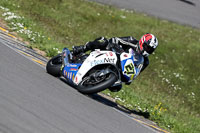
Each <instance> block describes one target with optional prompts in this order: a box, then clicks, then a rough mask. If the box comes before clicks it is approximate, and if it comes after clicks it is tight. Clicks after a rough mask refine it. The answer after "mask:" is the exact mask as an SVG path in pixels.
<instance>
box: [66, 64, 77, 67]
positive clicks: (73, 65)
mask: <svg viewBox="0 0 200 133" xmlns="http://www.w3.org/2000/svg"><path fill="white" fill-rule="evenodd" d="M67 67H77V65H75V64H68V65H67Z"/></svg>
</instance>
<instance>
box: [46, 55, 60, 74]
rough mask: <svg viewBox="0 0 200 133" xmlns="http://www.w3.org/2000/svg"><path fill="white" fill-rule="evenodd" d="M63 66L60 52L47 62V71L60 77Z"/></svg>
mask: <svg viewBox="0 0 200 133" xmlns="http://www.w3.org/2000/svg"><path fill="white" fill-rule="evenodd" d="M61 66H62V54H58V55H56V56H54V57H53V58H51V59H50V60H49V61H48V62H47V65H46V70H47V73H49V74H51V75H53V76H55V77H59V76H60V71H61V70H60V69H61Z"/></svg>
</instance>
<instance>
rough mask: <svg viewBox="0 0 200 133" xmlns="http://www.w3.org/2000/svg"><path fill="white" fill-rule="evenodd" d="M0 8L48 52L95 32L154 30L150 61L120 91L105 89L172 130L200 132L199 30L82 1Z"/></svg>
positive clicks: (48, 0) (24, 2) (18, 2)
mask: <svg viewBox="0 0 200 133" xmlns="http://www.w3.org/2000/svg"><path fill="white" fill-rule="evenodd" d="M0 13H1V17H2V18H3V19H4V20H5V21H6V22H7V23H8V26H9V30H11V31H13V32H16V33H18V35H19V36H21V37H23V38H24V40H25V41H29V42H30V47H36V48H39V49H41V50H43V51H45V52H46V53H47V56H53V55H55V54H57V53H59V52H60V51H61V50H62V48H63V47H71V46H72V45H79V44H84V43H85V42H87V41H90V40H93V39H95V38H97V37H99V36H105V37H107V38H109V37H113V36H129V35H132V36H134V37H136V38H140V37H141V36H142V35H143V34H144V33H146V32H150V33H153V34H155V35H156V36H157V37H158V40H159V47H158V49H157V50H156V53H155V54H154V55H153V56H151V57H150V66H149V67H148V68H147V69H146V70H145V71H144V72H143V73H142V74H141V75H140V76H139V77H138V79H136V80H135V81H134V82H133V83H132V85H130V86H124V87H123V89H122V91H120V92H118V93H111V92H109V91H104V93H106V94H108V95H110V96H112V97H113V98H115V99H116V101H117V102H118V103H120V104H122V105H124V106H126V107H128V108H129V109H133V110H136V111H138V112H141V114H147V115H145V117H147V118H148V119H150V120H153V121H155V122H156V123H157V124H158V125H159V126H160V127H162V128H165V129H167V130H170V131H171V132H181V133H184V132H185V133H188V132H190V133H193V132H194V133H195V132H196V133H197V132H200V116H199V115H200V112H199V110H200V104H199V100H200V88H199V82H200V72H199V71H198V70H199V68H200V45H199V44H200V37H199V35H200V30H199V29H193V28H191V27H185V26H181V25H178V24H175V23H171V22H168V21H165V20H160V19H157V18H154V17H149V16H147V15H145V14H141V13H135V12H132V11H127V10H120V9H117V8H114V7H111V6H104V5H101V4H96V3H93V2H87V1H84V0H43V1H40V0H34V1H32V0H1V1H0Z"/></svg>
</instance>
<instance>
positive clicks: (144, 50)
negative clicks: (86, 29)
mask: <svg viewBox="0 0 200 133" xmlns="http://www.w3.org/2000/svg"><path fill="white" fill-rule="evenodd" d="M157 46H158V40H157V38H156V37H155V36H154V35H153V34H150V33H147V34H145V35H143V36H142V37H141V39H140V40H137V39H135V38H134V37H132V36H128V37H113V38H110V39H106V38H105V37H99V38H97V39H95V40H94V41H89V42H87V43H86V44H85V45H80V46H73V50H72V53H73V55H74V56H75V55H77V54H79V53H83V52H86V51H88V50H95V49H101V50H111V49H115V50H116V51H117V52H119V53H122V52H124V51H125V52H130V48H132V49H133V52H134V54H135V55H134V58H135V59H134V61H135V65H136V66H135V67H137V68H139V70H140V72H142V71H143V70H144V69H145V68H146V67H147V66H148V65H149V59H148V56H149V55H150V54H152V53H153V52H154V50H155V49H156V47H157ZM140 72H139V73H140ZM125 83H126V84H130V83H131V82H130V81H129V82H125ZM121 87H122V86H121V85H120V86H117V87H114V88H109V89H110V90H111V91H119V90H120V89H121Z"/></svg>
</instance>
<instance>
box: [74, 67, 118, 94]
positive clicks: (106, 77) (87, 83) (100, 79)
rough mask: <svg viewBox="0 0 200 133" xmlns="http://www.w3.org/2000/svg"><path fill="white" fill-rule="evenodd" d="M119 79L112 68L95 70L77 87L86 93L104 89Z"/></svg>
mask: <svg viewBox="0 0 200 133" xmlns="http://www.w3.org/2000/svg"><path fill="white" fill-rule="evenodd" d="M116 81H117V76H116V75H115V74H114V72H112V71H111V70H110V69H107V70H105V69H104V70H93V71H90V72H89V74H88V75H86V76H85V77H84V78H83V81H82V82H81V83H80V84H79V85H78V87H77V89H78V91H80V92H81V93H84V94H92V93H97V92H100V91H103V90H105V89H107V88H108V87H110V86H112V85H113V84H114V83H115V82H116Z"/></svg>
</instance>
